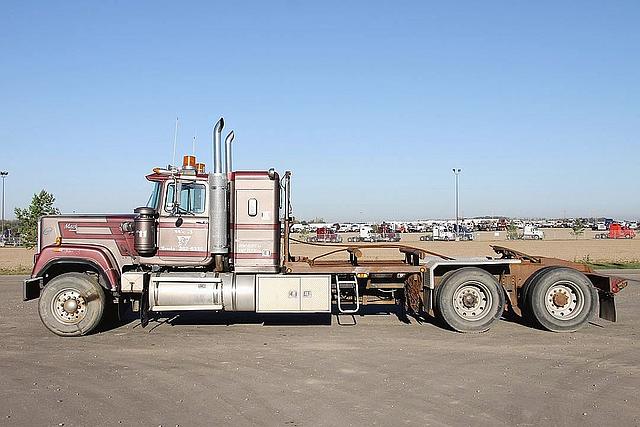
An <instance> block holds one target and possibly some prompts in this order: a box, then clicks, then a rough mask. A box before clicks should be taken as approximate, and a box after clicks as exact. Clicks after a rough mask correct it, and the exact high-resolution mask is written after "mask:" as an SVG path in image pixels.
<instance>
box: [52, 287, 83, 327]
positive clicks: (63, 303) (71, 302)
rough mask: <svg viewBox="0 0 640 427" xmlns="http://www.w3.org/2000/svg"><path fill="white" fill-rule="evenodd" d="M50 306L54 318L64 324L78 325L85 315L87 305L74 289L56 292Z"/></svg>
mask: <svg viewBox="0 0 640 427" xmlns="http://www.w3.org/2000/svg"><path fill="white" fill-rule="evenodd" d="M51 304H52V310H51V311H52V312H53V314H54V315H55V317H56V318H57V319H58V320H59V321H61V322H64V323H78V322H79V321H81V320H82V319H84V317H85V315H86V310H87V303H86V301H85V299H84V297H82V295H80V293H79V292H78V291H76V290H74V289H65V290H63V291H60V292H58V294H57V295H56V296H55V297H54V298H53V300H52V302H51Z"/></svg>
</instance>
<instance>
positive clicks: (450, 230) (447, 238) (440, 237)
mask: <svg viewBox="0 0 640 427" xmlns="http://www.w3.org/2000/svg"><path fill="white" fill-rule="evenodd" d="M456 239H458V240H473V239H474V235H473V233H472V232H471V231H470V230H469V229H468V228H466V227H460V233H459V234H456V231H455V225H454V226H453V227H447V226H444V225H434V226H433V231H432V233H431V235H430V236H429V235H426V236H420V241H422V242H425V241H433V240H436V241H444V242H452V241H454V240H456Z"/></svg>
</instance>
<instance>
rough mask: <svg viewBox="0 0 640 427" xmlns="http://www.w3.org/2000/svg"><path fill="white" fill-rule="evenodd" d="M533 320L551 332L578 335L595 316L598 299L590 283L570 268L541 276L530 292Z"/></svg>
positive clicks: (529, 303)
mask: <svg viewBox="0 0 640 427" xmlns="http://www.w3.org/2000/svg"><path fill="white" fill-rule="evenodd" d="M527 294H528V295H527V299H528V301H527V305H528V307H529V308H530V310H531V315H532V317H533V319H534V320H535V321H536V322H537V323H538V324H539V325H540V326H542V327H543V328H544V329H547V330H549V331H552V332H575V331H577V330H578V329H580V328H582V327H583V326H585V325H586V324H587V323H588V322H589V320H591V319H592V318H593V317H594V316H595V312H596V309H597V303H596V302H597V300H598V295H597V291H596V290H595V289H594V287H593V286H592V284H591V282H590V281H589V279H588V278H587V277H586V276H585V275H584V274H582V273H580V272H579V271H577V270H573V269H571V268H565V267H561V268H554V269H551V270H547V271H545V272H544V273H542V274H541V275H540V276H539V277H537V279H536V280H535V282H534V283H532V284H531V288H530V289H529V291H528V292H527Z"/></svg>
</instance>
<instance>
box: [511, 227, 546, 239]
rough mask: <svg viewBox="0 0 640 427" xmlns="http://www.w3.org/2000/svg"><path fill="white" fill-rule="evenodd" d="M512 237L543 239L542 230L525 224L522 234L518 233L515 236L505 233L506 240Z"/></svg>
mask: <svg viewBox="0 0 640 427" xmlns="http://www.w3.org/2000/svg"><path fill="white" fill-rule="evenodd" d="M514 238H516V239H522V240H542V239H544V232H543V231H542V230H540V229H539V228H538V227H536V226H535V225H525V226H524V229H523V231H522V234H520V233H518V235H517V236H511V235H509V234H507V240H512V239H514Z"/></svg>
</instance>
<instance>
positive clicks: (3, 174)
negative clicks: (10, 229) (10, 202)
mask: <svg viewBox="0 0 640 427" xmlns="http://www.w3.org/2000/svg"><path fill="white" fill-rule="evenodd" d="M7 175H9V172H7V171H0V176H1V177H2V234H0V239H2V240H4V179H5V178H6V177H7Z"/></svg>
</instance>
